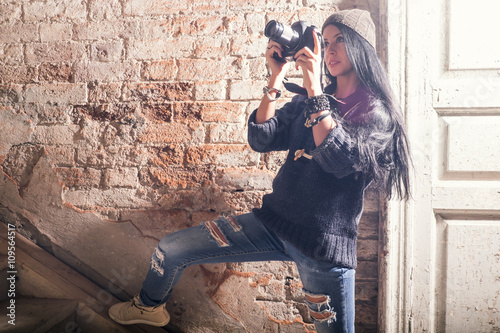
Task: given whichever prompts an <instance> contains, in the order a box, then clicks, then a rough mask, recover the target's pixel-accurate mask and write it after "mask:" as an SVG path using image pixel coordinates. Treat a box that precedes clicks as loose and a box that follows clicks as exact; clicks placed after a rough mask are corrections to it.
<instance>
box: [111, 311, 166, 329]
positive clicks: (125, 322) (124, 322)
mask: <svg viewBox="0 0 500 333" xmlns="http://www.w3.org/2000/svg"><path fill="white" fill-rule="evenodd" d="M109 317H110V318H111V319H113V320H114V321H116V322H117V323H118V324H121V325H134V324H146V325H149V326H156V327H163V326H165V325H167V324H168V323H169V322H170V318H168V319H166V320H165V321H164V322H161V323H158V322H155V321H149V320H145V319H133V320H121V319H118V318H116V317H115V316H113V315H112V314H111V313H110V314H109Z"/></svg>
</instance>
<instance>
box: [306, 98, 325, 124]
mask: <svg viewBox="0 0 500 333" xmlns="http://www.w3.org/2000/svg"><path fill="white" fill-rule="evenodd" d="M305 104H306V107H305V108H304V116H305V117H306V118H308V117H309V116H310V115H311V114H313V113H318V112H320V111H325V110H330V101H329V100H328V97H327V96H326V95H324V94H323V95H319V96H313V97H309V98H308V99H306V100H305Z"/></svg>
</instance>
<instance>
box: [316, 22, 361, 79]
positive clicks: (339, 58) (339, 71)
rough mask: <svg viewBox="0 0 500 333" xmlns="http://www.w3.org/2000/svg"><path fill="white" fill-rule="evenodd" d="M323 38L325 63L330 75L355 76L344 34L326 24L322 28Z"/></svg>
mask: <svg viewBox="0 0 500 333" xmlns="http://www.w3.org/2000/svg"><path fill="white" fill-rule="evenodd" d="M323 39H324V40H325V63H326V66H327V68H328V71H329V72H330V74H331V75H332V76H336V77H339V76H346V77H347V76H351V75H354V76H356V72H355V71H354V68H353V67H352V64H351V62H350V61H349V57H348V56H347V51H346V48H345V43H344V36H343V35H342V33H341V32H340V30H339V28H337V27H336V26H334V25H327V26H326V27H325V29H324V30H323Z"/></svg>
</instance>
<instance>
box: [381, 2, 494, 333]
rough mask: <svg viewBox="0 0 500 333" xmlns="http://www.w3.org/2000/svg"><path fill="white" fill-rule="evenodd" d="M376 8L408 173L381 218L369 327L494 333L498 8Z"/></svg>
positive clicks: (415, 4)
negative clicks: (405, 185) (378, 275)
mask: <svg viewBox="0 0 500 333" xmlns="http://www.w3.org/2000/svg"><path fill="white" fill-rule="evenodd" d="M382 4H383V7H384V8H385V12H386V14H387V18H388V19H387V22H388V23H387V25H388V31H389V32H388V35H389V37H388V42H389V46H388V52H389V54H388V62H389V63H388V65H389V70H390V74H391V78H392V79H393V81H394V82H395V83H397V84H398V86H399V88H398V91H399V92H400V96H401V98H402V101H403V103H404V109H405V114H406V120H407V123H408V129H409V137H410V142H411V145H412V150H413V156H414V163H415V175H414V177H413V179H414V181H413V186H414V188H413V200H410V201H409V202H408V203H406V204H404V205H401V204H398V203H390V204H389V207H388V210H387V212H388V213H387V216H388V219H389V220H388V224H387V226H386V234H387V244H386V245H385V248H384V249H383V250H384V251H385V254H386V257H385V258H384V259H383V260H382V261H381V272H382V274H383V275H384V278H385V281H383V282H382V283H381V287H382V288H381V290H382V295H381V297H385V298H384V299H383V300H382V301H381V304H380V305H381V310H380V327H381V328H382V330H384V331H387V332H450V333H460V332H467V333H469V332H474V333H476V332H500V19H499V16H500V1H498V0H474V1H471V0H467V1H466V0H406V1H403V0H387V1H382ZM398 34H399V35H398ZM391 41H392V42H394V44H395V45H392V46H391V44H390V43H391ZM398 48H399V49H398ZM391 52H392V54H391ZM391 61H392V62H391Z"/></svg>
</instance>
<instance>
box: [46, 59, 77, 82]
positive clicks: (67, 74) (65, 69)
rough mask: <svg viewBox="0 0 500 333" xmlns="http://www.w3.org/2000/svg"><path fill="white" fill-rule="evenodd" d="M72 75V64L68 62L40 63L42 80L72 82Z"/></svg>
mask: <svg viewBox="0 0 500 333" xmlns="http://www.w3.org/2000/svg"><path fill="white" fill-rule="evenodd" d="M71 77H72V71H71V66H70V65H68V64H49V63H44V64H41V65H40V81H58V82H70V81H71Z"/></svg>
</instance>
